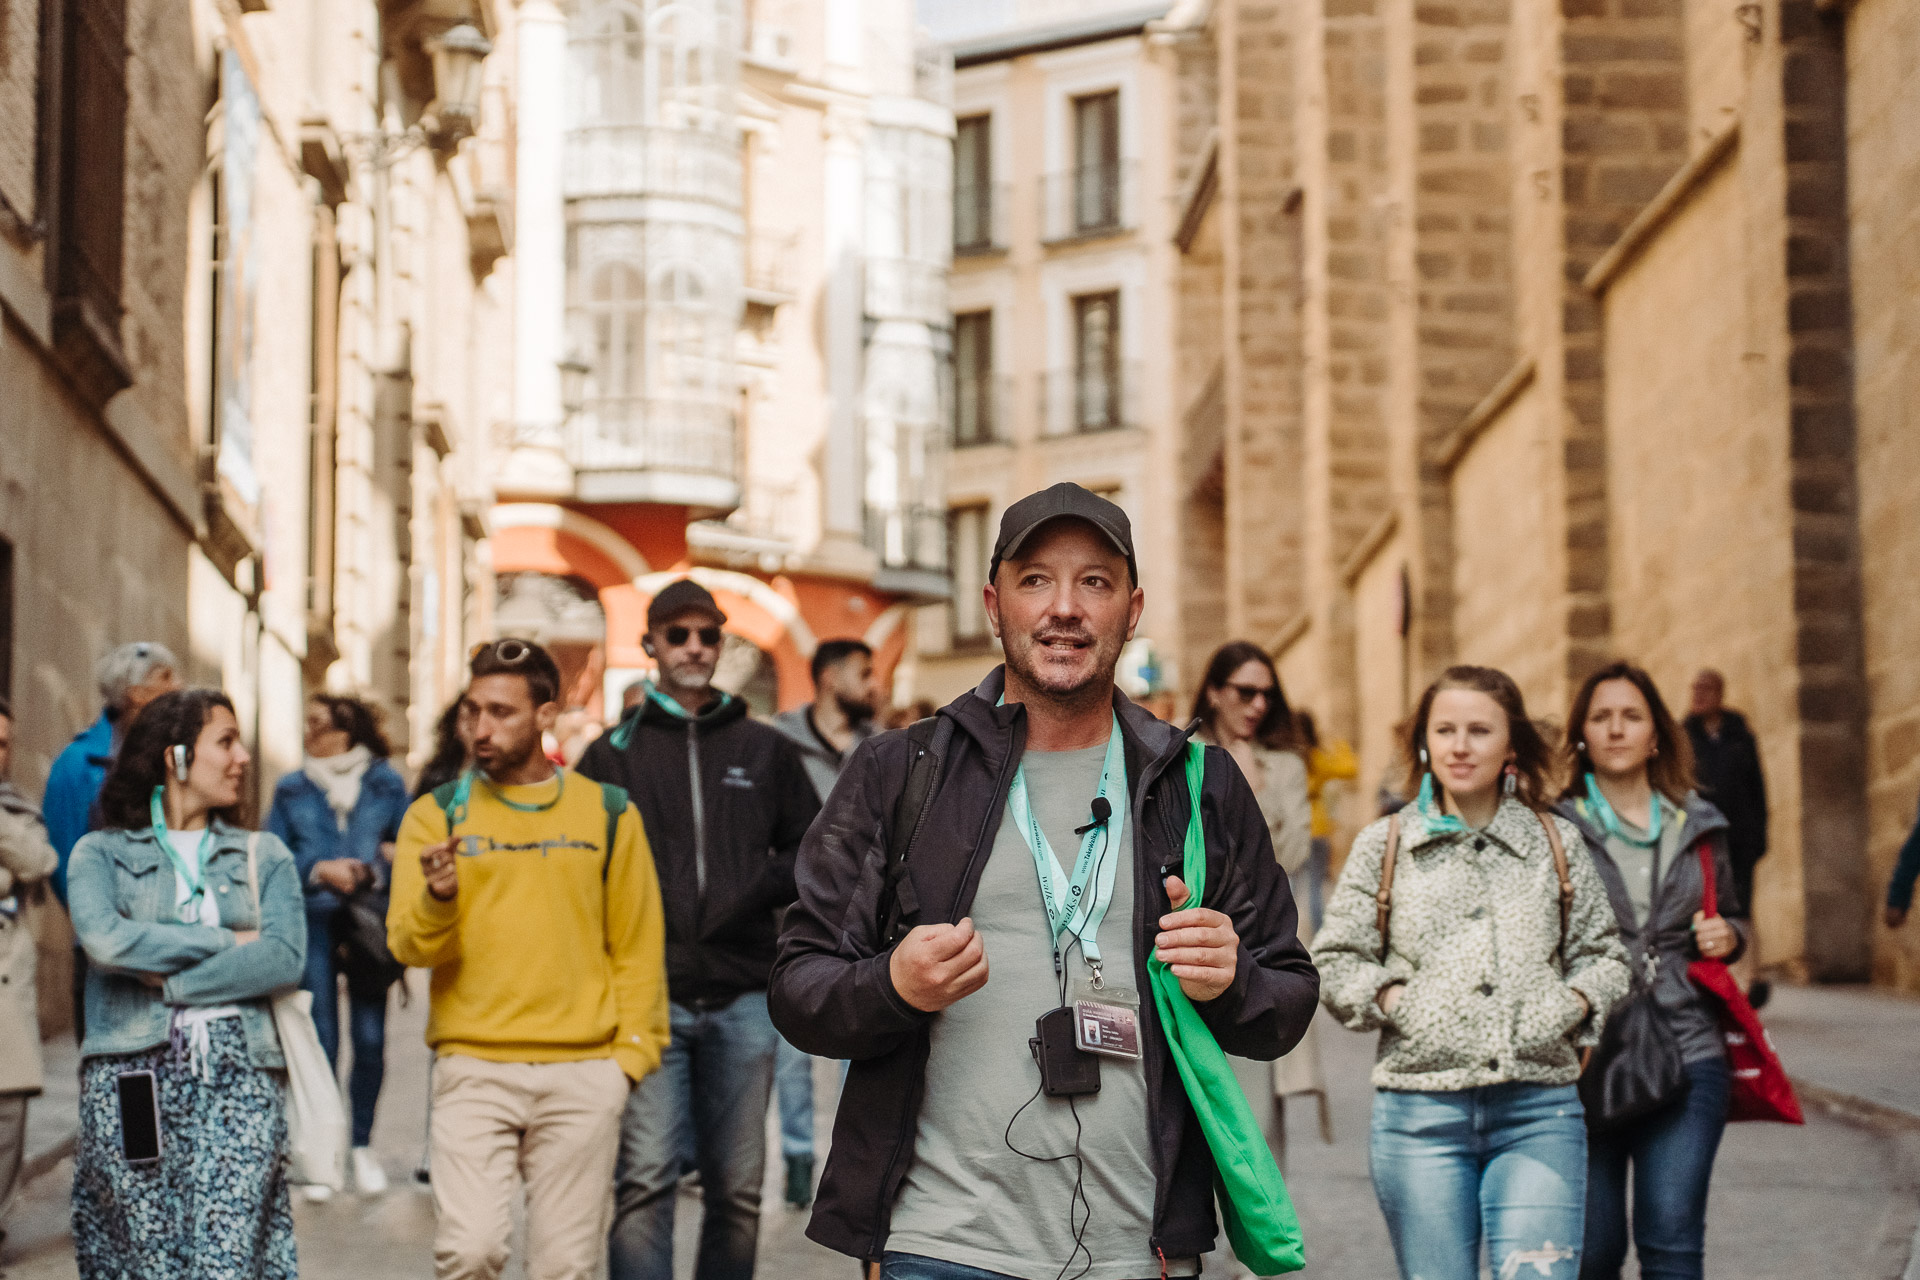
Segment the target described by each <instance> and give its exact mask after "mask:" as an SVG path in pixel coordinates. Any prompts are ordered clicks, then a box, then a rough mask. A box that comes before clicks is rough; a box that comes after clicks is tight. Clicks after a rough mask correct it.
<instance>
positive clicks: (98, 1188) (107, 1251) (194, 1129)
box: [73, 1018, 297, 1280]
mask: <svg viewBox="0 0 1920 1280" xmlns="http://www.w3.org/2000/svg"><path fill="white" fill-rule="evenodd" d="M208 1031H209V1033H210V1034H209V1039H208V1043H207V1044H206V1046H205V1051H204V1053H203V1054H202V1055H200V1062H199V1063H198V1064H195V1063H194V1062H192V1061H190V1060H188V1059H187V1058H186V1057H185V1056H184V1055H176V1054H175V1052H174V1051H173V1050H172V1049H169V1048H166V1047H162V1048H158V1049H150V1050H148V1051H146V1052H144V1053H131V1054H123V1055H118V1056H114V1057H97V1058H89V1059H87V1061H86V1063H85V1064H84V1065H83V1066H82V1067H81V1071H80V1136H79V1141H78V1145H77V1148H76V1150H75V1153H74V1173H73V1240H74V1253H75V1255H76V1260H77V1261H78V1263H79V1269H80V1276H81V1280H294V1277H295V1275H296V1274H297V1267H296V1264H295V1261H294V1245H293V1205H292V1202H291V1200H290V1199H289V1198H288V1194H287V1178H286V1159H285V1152H286V1146H287V1110H286V1092H287V1086H286V1078H285V1076H284V1075H283V1074H282V1073H281V1072H278V1071H267V1070H262V1069H260V1068H258V1067H255V1066H254V1065H253V1063H252V1061H251V1060H250V1058H249V1057H248V1055H247V1041H246V1035H245V1033H244V1032H243V1031H242V1030H241V1027H240V1022H239V1019H237V1018H223V1019H220V1020H218V1021H215V1022H213V1023H212V1024H210V1026H209V1027H208ZM123 1071H151V1072H153V1073H154V1076H155V1078H156V1083H157V1084H158V1086H159V1094H160V1135H161V1136H160V1150H161V1155H160V1160H159V1162H158V1163H157V1164H143V1165H131V1164H128V1163H127V1159H126V1156H125V1154H124V1153H123V1152H122V1151H121V1147H120V1099H119V1091H118V1087H117V1085H116V1084H115V1078H116V1077H117V1076H118V1075H119V1074H120V1073H121V1072H123Z"/></svg>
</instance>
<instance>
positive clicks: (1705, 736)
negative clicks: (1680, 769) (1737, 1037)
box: [1687, 667, 1772, 1007]
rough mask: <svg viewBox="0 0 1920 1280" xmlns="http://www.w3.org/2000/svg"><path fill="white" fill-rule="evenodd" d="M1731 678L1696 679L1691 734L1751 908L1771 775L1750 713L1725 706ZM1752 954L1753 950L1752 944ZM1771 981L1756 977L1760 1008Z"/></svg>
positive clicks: (1705, 674) (1738, 883)
mask: <svg viewBox="0 0 1920 1280" xmlns="http://www.w3.org/2000/svg"><path fill="white" fill-rule="evenodd" d="M1726 696H1727V679H1726V677H1725V676H1723V675H1721V674H1720V673H1719V672H1718V671H1715V670H1714V669H1713V668H1711V667H1709V668H1707V669H1706V670H1704V671H1702V672H1701V673H1700V674H1699V675H1697V676H1695V677H1694V678H1693V707H1692V713H1691V714H1690V715H1688V716H1687V736H1688V737H1689V738H1691V739H1692V740H1693V765H1694V773H1695V775H1696V777H1697V778H1698V780H1699V784H1700V791H1701V793H1702V794H1703V795H1705V796H1706V798H1707V799H1709V800H1711V801H1712V802H1713V803H1714V806H1715V807H1716V808H1718V809H1719V810H1720V812H1721V813H1722V814H1725V815H1726V819H1727V827H1728V830H1727V854H1728V857H1729V858H1731V859H1732V862H1733V880H1734V888H1735V890H1736V891H1737V892H1738V893H1739V895H1740V902H1741V904H1742V905H1743V906H1745V907H1746V908H1747V910H1748V912H1749V913H1751V912H1752V911H1753V868H1754V865H1755V864H1756V863H1758V862H1759V861H1760V859H1761V858H1763V857H1765V856H1766V853H1767V780H1766V778H1765V777H1764V776H1763V775H1762V774H1761V772H1760V744H1759V742H1758V741H1757V740H1755V738H1754V736H1753V729H1752V728H1751V727H1750V726H1748V724H1747V718H1746V717H1745V716H1743V715H1741V714H1740V713H1739V712H1738V711H1735V710H1733V709H1732V708H1731V707H1728V706H1727V705H1726V702H1725V699H1726ZM1747 954H1748V955H1750V956H1751V955H1754V954H1755V949H1754V948H1751V947H1749V948H1748V952H1747ZM1771 994H1772V986H1771V984H1769V983H1768V982H1767V981H1766V980H1765V979H1755V980H1754V982H1753V983H1752V985H1751V989H1750V990H1749V992H1748V996H1749V998H1750V999H1751V1000H1752V1001H1753V1003H1754V1005H1755V1006H1756V1007H1757V1006H1759V1005H1762V1004H1765V1003H1766V1000H1767V997H1768V996H1769V995H1771Z"/></svg>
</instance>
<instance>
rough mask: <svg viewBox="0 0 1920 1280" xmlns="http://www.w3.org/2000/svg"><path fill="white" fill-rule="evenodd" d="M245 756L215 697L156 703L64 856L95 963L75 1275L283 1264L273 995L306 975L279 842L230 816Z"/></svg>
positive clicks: (301, 912) (222, 1274)
mask: <svg viewBox="0 0 1920 1280" xmlns="http://www.w3.org/2000/svg"><path fill="white" fill-rule="evenodd" d="M249 763H250V757H249V756H248V754H247V749H246V748H245V747H244V746H242V745H241V742H240V724H239V721H238V720H237V719H236V718H235V716H234V712H233V704H232V703H231V702H230V701H228V699H227V697H226V695H225V694H222V693H219V692H217V691H215V690H212V689H187V690H182V691H180V692H176V693H169V694H165V695H163V696H162V697H160V698H158V699H156V700H155V701H154V702H153V703H152V705H150V706H148V707H147V709H146V710H145V711H143V712H141V713H140V716H139V718H138V719H136V720H135V721H134V722H133V726H132V728H131V729H129V730H128V732H127V737H126V741H125V743H124V744H123V745H122V747H121V749H120V755H119V758H118V760H117V761H116V762H115V764H114V767H113V770H112V772H110V773H109V774H108V775H107V779H106V784H105V786H104V787H103V788H102V790H101V792H100V807H101V809H102V811H103V814H104V818H105V826H104V827H103V828H102V829H101V830H99V831H96V832H94V833H93V834H91V835H89V836H87V837H86V838H85V839H83V840H81V842H80V843H79V845H78V846H77V847H76V848H75V849H74V852H73V861H72V864H71V866H70V869H69V872H68V897H69V902H70V903H71V907H72V911H73V927H74V932H75V934H76V935H78V937H79V940H80V945H81V946H82V947H84V948H85V949H86V952H87V958H88V960H89V961H90V962H91V964H90V967H89V969H88V973H87V992H86V1000H87V1034H86V1039H85V1041H84V1042H83V1043H82V1044H81V1046H80V1057H81V1067H80V1135H79V1140H78V1143H77V1145H76V1147H75V1151H74V1174H73V1236H74V1252H75V1255H76V1259H77V1261H78V1263H79V1270H80V1275H81V1277H82V1280H177V1278H179V1277H188V1278H190V1280H202V1278H204V1280H230V1278H232V1277H246V1278H247V1280H291V1278H292V1277H293V1276H294V1274H295V1270H296V1268H295V1261H294V1242H293V1211H292V1207H291V1204H290V1202H289V1200H288V1196H287V1181H286V1173H285V1165H286V1161H285V1154H286V1141H287V1120H286V1104H285V1098H286V1076H285V1069H286V1059H285V1058H284V1057H283V1056H282V1054H281V1051H280V1041H279V1037H278V1036H277V1035H276V1034H275V1032H274V1028H273V1015H272V1011H271V1009H270V1007H269V1004H270V1002H269V997H271V996H272V995H273V993H274V992H276V991H281V990H285V989H287V988H290V987H292V986H295V985H296V984H298V983H299V981H300V975H301V971H302V968H303V965H304V961H305V958H306V949H307V924H306V908H305V902H304V900H303V895H302V894H301V892H300V881H299V872H298V870H297V869H296V868H295V866H294V861H293V855H292V854H290V853H289V852H287V849H286V846H285V845H283V844H281V843H280V841H279V840H278V839H276V838H275V837H274V836H272V835H265V834H262V835H253V834H251V833H249V832H247V831H246V830H244V829H243V828H242V827H241V826H240V825H239V806H240V800H241V794H242V786H243V784H244V782H245V780H246V773H247V766H248V764H249ZM250 844H251V845H252V846H253V848H252V857H251V859H250V858H249V845H250ZM250 861H251V862H252V863H253V864H254V866H255V867H256V868H257V872H255V871H250V870H249V862H250ZM256 876H257V878H256ZM123 1099H125V1101H124V1102H123ZM141 1106H144V1107H145V1109H146V1110H145V1115H146V1116H147V1117H153V1116H154V1113H157V1121H158V1131H159V1142H158V1152H157V1156H156V1155H155V1153H154V1152H153V1151H152V1150H151V1149H150V1147H149V1146H147V1145H146V1144H143V1143H141V1142H140V1138H141V1136H142V1135H141V1134H140V1133H139V1124H138V1121H139V1120H140V1119H142V1114H141V1113H140V1112H139V1111H137V1110H132V1108H138V1107H141ZM123 1122H124V1128H123Z"/></svg>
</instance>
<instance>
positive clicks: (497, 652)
mask: <svg viewBox="0 0 1920 1280" xmlns="http://www.w3.org/2000/svg"><path fill="white" fill-rule="evenodd" d="M489 649H491V650H493V656H494V658H495V660H496V661H499V662H504V663H506V664H507V665H508V666H510V667H511V666H513V665H515V664H516V663H521V662H525V661H526V660H527V659H528V658H531V657H532V656H533V646H532V645H530V644H528V643H527V642H526V641H525V640H487V641H483V642H481V643H480V644H477V645H475V646H473V648H471V649H469V650H467V660H468V661H472V660H473V659H475V658H477V657H479V656H480V655H481V654H483V653H485V652H486V651H487V650H489Z"/></svg>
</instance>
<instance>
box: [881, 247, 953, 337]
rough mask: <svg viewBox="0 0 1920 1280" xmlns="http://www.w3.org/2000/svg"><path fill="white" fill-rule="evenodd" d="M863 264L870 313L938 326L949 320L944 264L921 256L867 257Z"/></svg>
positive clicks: (884, 318)
mask: <svg viewBox="0 0 1920 1280" xmlns="http://www.w3.org/2000/svg"><path fill="white" fill-rule="evenodd" d="M866 266H867V314H868V315H869V316H872V317H873V318H874V319H876V320H919V321H923V322H925V323H927V324H937V325H945V324H947V323H948V322H949V319H950V316H949V313H948V311H947V271H946V266H945V264H943V263H938V262H928V261H925V260H923V259H920V258H868V259H867V264H866Z"/></svg>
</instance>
